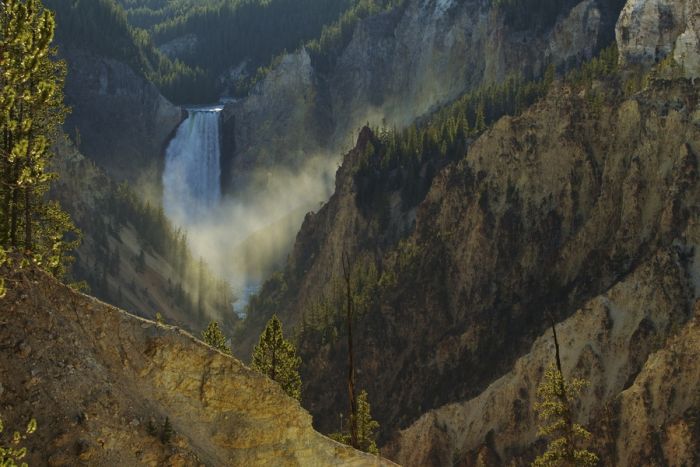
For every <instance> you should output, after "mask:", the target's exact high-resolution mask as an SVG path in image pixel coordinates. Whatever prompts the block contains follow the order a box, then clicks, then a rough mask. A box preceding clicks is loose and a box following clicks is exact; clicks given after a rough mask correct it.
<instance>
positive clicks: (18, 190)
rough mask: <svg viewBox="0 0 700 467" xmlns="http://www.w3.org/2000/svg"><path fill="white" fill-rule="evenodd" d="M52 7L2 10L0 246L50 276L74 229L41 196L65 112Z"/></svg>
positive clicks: (28, 1)
mask: <svg viewBox="0 0 700 467" xmlns="http://www.w3.org/2000/svg"><path fill="white" fill-rule="evenodd" d="M54 29H55V22H54V16H53V14H52V13H51V12H50V11H48V10H46V9H44V7H43V5H42V4H41V2H40V1H39V0H6V1H4V2H3V6H2V9H1V10H0V70H2V74H1V75H0V178H1V180H0V247H1V248H3V249H4V250H9V251H15V252H18V253H22V254H24V255H25V257H27V258H30V259H31V260H33V261H34V262H35V263H36V264H38V265H40V266H42V267H44V268H45V269H46V270H48V271H49V272H51V273H53V274H54V275H56V276H62V275H63V274H64V273H65V270H66V266H67V264H68V263H69V262H70V260H71V258H70V256H69V255H68V252H69V251H70V250H72V249H73V248H74V247H75V246H76V244H77V241H78V232H77V230H76V229H75V227H74V226H73V224H72V222H71V220H70V218H69V217H68V215H67V214H66V213H65V212H64V211H63V210H62V209H61V207H60V206H59V204H58V203H57V202H55V201H50V200H49V199H48V198H47V193H48V190H49V188H50V184H51V181H52V180H53V179H55V178H56V174H54V173H52V172H51V170H50V163H51V159H52V158H53V152H52V148H51V145H52V144H53V142H54V141H55V140H56V138H57V136H58V133H59V131H60V128H61V125H62V123H63V121H64V119H65V116H66V114H67V108H66V107H65V106H64V104H63V82H64V79H65V75H66V68H65V64H64V63H63V62H62V61H60V60H57V59H56V50H55V49H54V48H53V47H52V46H51V42H52V40H53V36H54Z"/></svg>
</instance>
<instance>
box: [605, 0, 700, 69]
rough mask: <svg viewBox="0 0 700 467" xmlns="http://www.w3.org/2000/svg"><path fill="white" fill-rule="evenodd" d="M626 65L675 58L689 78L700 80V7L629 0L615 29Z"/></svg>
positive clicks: (689, 1) (686, 1)
mask: <svg viewBox="0 0 700 467" xmlns="http://www.w3.org/2000/svg"><path fill="white" fill-rule="evenodd" d="M615 35H616V39H617V44H618V47H619V50H620V58H621V61H622V62H623V63H624V64H635V63H638V64H642V65H646V66H648V65H651V64H654V63H656V62H658V61H659V60H661V59H663V58H664V57H666V56H667V55H669V54H673V58H674V60H675V61H676V62H677V63H678V64H679V65H681V66H682V67H683V72H684V74H685V76H686V77H689V78H690V77H698V76H700V61H699V60H700V58H698V57H700V5H699V4H698V2H696V1H694V0H681V1H673V0H629V1H628V2H627V4H626V5H625V7H624V8H623V10H622V13H621V14H620V18H619V20H618V23H617V27H616V29H615Z"/></svg>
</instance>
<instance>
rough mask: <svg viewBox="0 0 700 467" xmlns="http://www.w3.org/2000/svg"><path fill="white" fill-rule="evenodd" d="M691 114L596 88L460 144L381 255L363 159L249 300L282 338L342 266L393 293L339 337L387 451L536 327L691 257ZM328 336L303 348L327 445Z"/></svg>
mask: <svg viewBox="0 0 700 467" xmlns="http://www.w3.org/2000/svg"><path fill="white" fill-rule="evenodd" d="M698 102H700V96H699V95H698V88H697V87H696V86H693V85H692V84H691V83H690V82H688V81H684V80H679V81H676V82H665V81H659V82H657V83H655V84H654V85H653V86H651V87H650V88H648V89H647V90H645V91H644V92H643V93H640V94H639V95H636V96H634V97H632V98H628V99H625V98H621V97H620V95H619V93H618V91H617V90H616V88H615V87H612V88H610V89H607V90H606V87H605V85H602V84H601V85H599V86H598V87H596V88H590V89H587V90H585V91H582V92H575V93H574V92H572V91H571V90H570V89H569V88H567V87H563V88H561V89H559V88H557V89H555V90H554V91H553V92H552V93H551V94H550V95H549V96H548V97H547V98H546V99H544V100H543V101H542V102H540V103H538V104H536V105H535V106H534V107H533V108H532V109H530V110H529V111H527V112H526V113H525V114H523V115H522V116H520V117H517V118H510V117H506V118H503V119H501V120H500V121H499V122H498V123H496V124H495V125H494V127H493V128H492V129H490V130H488V131H487V132H486V133H485V134H484V135H483V136H482V137H480V138H479V139H478V140H477V141H476V142H474V144H473V145H472V146H471V148H470V149H469V151H468V154H467V156H466V157H465V158H464V160H462V161H460V162H459V163H457V164H452V165H450V166H448V167H447V168H446V169H445V170H443V171H442V172H441V173H439V174H438V175H437V176H436V177H435V179H434V181H433V182H432V185H431V188H430V191H429V192H428V194H427V196H426V198H425V200H424V201H423V202H422V203H421V204H420V205H419V206H418V209H417V211H415V212H414V213H410V212H409V213H397V212H396V211H395V210H390V212H391V214H390V215H391V216H393V215H398V216H399V217H402V218H403V219H405V222H406V223H407V224H408V225H411V217H410V216H411V215H413V216H414V219H415V220H414V222H415V228H414V229H409V234H408V235H407V236H404V237H403V238H405V240H404V241H402V242H399V243H398V244H397V243H396V239H394V243H393V244H391V245H394V246H390V247H386V245H383V244H382V239H383V238H384V237H382V234H381V233H380V232H377V230H376V226H377V225H378V223H377V216H378V214H377V210H376V209H375V210H369V211H367V210H363V209H362V206H361V202H360V199H361V198H360V196H361V191H362V190H361V187H360V186H359V184H358V183H357V179H356V178H354V177H353V169H352V167H353V165H354V164H355V163H356V162H355V161H356V160H357V158H359V157H360V156H361V154H362V152H363V151H362V148H361V143H362V141H360V144H358V149H356V150H355V151H352V152H351V153H349V154H348V156H347V157H346V160H345V162H344V167H343V168H341V169H340V171H339V172H338V179H337V181H336V193H335V194H334V195H333V197H332V198H331V200H330V201H329V203H328V204H327V205H326V206H325V207H324V208H322V209H321V210H320V211H319V212H318V213H317V214H314V215H309V216H307V218H306V221H305V223H304V225H303V227H302V229H301V231H300V233H299V235H298V237H297V243H296V246H295V250H294V252H293V253H292V255H291V257H290V262H289V264H288V267H287V269H286V270H285V275H284V278H283V280H281V281H280V283H281V284H282V285H280V286H274V283H271V287H270V290H266V289H263V294H266V293H267V295H265V297H266V299H270V300H277V301H276V302H275V303H277V308H276V309H274V312H276V313H277V314H278V315H279V316H281V317H282V319H283V320H284V321H285V322H286V323H285V324H286V325H287V326H289V325H295V324H296V325H299V326H300V327H302V326H301V324H302V323H304V322H305V317H306V318H308V317H309V315H310V313H311V312H312V311H313V310H314V307H315V304H317V303H318V301H320V300H322V299H323V297H329V296H332V289H333V287H334V280H337V278H340V277H342V267H341V252H343V251H344V250H345V251H346V252H347V254H348V255H349V256H350V257H352V258H367V257H370V258H372V261H374V262H375V264H376V267H377V269H378V270H380V271H384V272H386V273H387V274H385V275H384V276H385V277H387V278H388V277H391V278H392V279H391V280H386V281H385V280H379V281H378V282H379V283H381V284H383V285H382V286H380V287H381V290H380V291H379V292H378V293H380V294H381V295H380V298H379V299H378V303H379V304H381V306H379V307H377V308H373V309H371V310H370V311H369V312H368V313H366V314H365V315H364V316H363V317H361V318H359V319H358V322H357V324H356V329H355V332H354V334H355V335H356V336H358V337H357V340H356V343H355V346H356V348H357V349H358V350H357V356H356V362H357V363H356V364H357V367H358V368H359V369H361V371H360V372H359V373H358V387H364V388H366V389H367V390H368V392H369V394H370V397H371V400H372V409H373V411H374V413H375V415H376V417H377V419H378V420H379V422H380V423H381V426H382V428H383V429H384V430H385V431H384V436H388V435H389V434H390V433H392V432H393V431H394V430H396V429H397V428H401V427H406V426H408V425H409V424H411V423H412V422H413V421H415V419H416V418H418V417H419V416H420V414H421V413H423V412H425V411H427V410H429V409H431V408H437V407H440V406H443V405H445V404H446V403H450V402H454V401H462V400H465V399H470V398H472V397H475V396H476V395H478V394H479V393H481V392H482V391H483V390H485V389H486V388H487V387H488V385H489V384H490V383H492V382H493V381H495V380H497V379H498V378H500V377H501V376H503V375H504V374H506V373H508V372H509V371H510V370H511V368H512V367H513V365H514V364H515V361H516V359H517V358H518V357H519V356H521V355H524V354H525V353H527V352H528V349H530V347H531V345H532V343H533V341H534V340H535V338H536V337H537V336H539V335H541V334H542V332H544V330H545V329H546V319H544V317H545V316H547V313H548V312H551V313H552V314H553V315H554V316H556V317H558V318H561V319H564V318H566V317H568V316H570V315H571V314H573V313H574V312H575V311H576V310H577V309H580V308H581V307H583V306H584V305H585V303H586V302H588V301H590V300H592V299H593V298H595V297H596V296H598V295H601V294H603V293H605V291H607V290H608V289H609V288H610V287H613V286H614V285H615V284H616V283H618V282H619V281H620V280H621V279H622V278H624V277H625V276H626V275H627V274H629V273H630V272H632V271H634V270H635V269H636V268H637V266H638V265H639V264H643V263H645V262H646V261H648V260H649V259H650V258H652V257H653V256H654V255H656V254H657V252H659V251H660V249H663V248H668V247H670V246H671V245H672V244H673V243H674V242H681V243H683V244H687V245H688V248H691V247H692V248H696V241H697V238H696V237H692V241H691V240H684V235H686V234H684V232H685V229H686V226H687V225H688V224H689V223H697V222H698V210H697V206H698V205H700V187H699V185H698V173H697V167H698V154H700V126H698V115H700V114H699V113H698V112H699V111H700V108H698ZM361 140H362V138H361ZM379 225H381V224H379ZM694 235H695V234H694ZM398 238H402V237H401V236H399V237H398ZM282 290H287V292H281V291H282ZM686 307H687V305H686ZM263 322H264V321H263ZM250 323H253V321H252V320H250ZM260 325H261V324H258V323H256V326H260ZM329 329H330V331H328V333H327V334H326V335H327V336H330V337H314V335H312V334H310V337H308V338H307V339H304V338H303V339H302V340H301V343H300V347H301V349H302V351H303V358H304V362H305V373H304V375H303V380H304V382H305V385H306V386H305V391H306V392H305V398H306V399H305V406H306V407H309V409H310V410H311V412H312V413H314V415H315V416H316V417H317V418H316V419H317V420H318V423H319V427H321V428H322V429H324V430H326V429H332V427H333V426H334V424H335V423H336V417H337V408H338V407H343V400H344V399H343V395H342V392H341V390H340V389H339V388H342V387H343V379H342V378H343V376H342V375H343V374H344V372H343V368H344V367H345V364H346V363H345V358H346V350H345V347H344V344H343V342H344V340H343V338H342V335H341V338H334V337H333V332H332V329H333V328H329ZM256 331H257V329H256ZM341 331H342V328H341ZM336 332H338V331H337V330H336ZM251 334H253V335H256V334H257V333H256V332H255V331H251ZM426 382H429V383H426ZM617 390H618V392H619V390H620V389H619V388H618V389H617ZM385 439H386V438H385Z"/></svg>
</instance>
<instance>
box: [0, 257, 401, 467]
mask: <svg viewBox="0 0 700 467" xmlns="http://www.w3.org/2000/svg"><path fill="white" fill-rule="evenodd" d="M9 279H10V280H9V284H10V287H9V290H8V293H7V296H6V297H5V298H3V299H0V319H1V320H2V322H3V325H2V326H0V345H2V348H3V349H5V350H4V351H3V352H2V354H1V355H0V374H1V375H2V381H3V385H2V417H3V422H5V426H6V427H20V426H24V424H25V423H26V422H27V420H28V419H29V418H31V417H34V418H36V419H37V422H38V429H37V432H36V434H35V435H33V436H31V437H30V438H28V440H27V441H26V446H27V447H28V448H29V455H28V458H27V460H28V462H29V463H30V464H31V465H47V464H48V465H55V466H58V465H66V466H68V465H71V466H73V465H153V466H155V465H183V466H184V465H357V466H359V465H391V463H390V462H388V461H384V460H382V459H381V458H378V457H375V456H370V455H366V454H363V453H360V452H357V451H354V450H353V449H351V448H348V447H347V446H344V445H341V444H338V443H336V442H334V441H332V440H330V439H328V438H325V437H323V436H322V435H320V434H318V433H316V432H315V431H313V429H312V428H311V417H310V416H309V414H308V413H307V412H306V411H304V410H303V409H301V408H300V407H299V404H298V402H296V401H295V400H293V399H291V398H289V397H287V396H286V394H284V392H283V391H282V390H281V388H280V387H279V386H278V385H277V384H276V383H274V382H272V381H270V380H268V379H267V378H265V377H263V376H261V375H259V374H257V373H255V372H253V371H251V370H249V369H248V368H247V367H245V366H244V365H243V364H241V363H240V362H239V361H238V360H236V359H234V358H232V357H229V356H226V355H223V354H221V353H219V352H217V351H215V350H213V349H211V348H209V347H208V346H206V345H204V344H202V343H201V342H199V341H197V340H196V339H194V338H193V337H192V336H190V335H188V334H186V333H184V332H182V331H181V330H179V329H177V328H173V327H171V326H163V325H157V324H156V323H154V322H151V321H146V320H143V319H140V318H136V317H134V316H132V315H129V314H127V313H125V312H123V311H121V310H118V309H116V308H113V307H110V306H108V305H105V304H103V303H101V302H99V301H97V300H95V299H93V298H90V297H87V296H84V295H80V294H77V293H75V292H73V291H72V290H70V289H68V288H67V287H65V286H63V285H61V284H59V283H57V282H56V281H55V280H53V279H52V278H50V277H48V276H47V275H45V274H44V273H41V272H38V271H35V270H26V269H25V270H23V271H20V272H12V273H11V274H10V277H9ZM166 417H167V418H168V420H169V421H170V422H171V423H172V427H173V429H174V435H173V436H172V439H171V440H170V441H169V442H167V443H163V442H161V441H160V440H159V437H160V436H161V431H162V425H163V421H164V419H165V418H166ZM150 420H153V422H152V423H149V421H150ZM149 425H150V426H149Z"/></svg>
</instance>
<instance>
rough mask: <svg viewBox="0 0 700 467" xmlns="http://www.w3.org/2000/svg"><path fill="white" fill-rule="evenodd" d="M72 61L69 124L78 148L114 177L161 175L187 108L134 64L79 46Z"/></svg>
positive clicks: (70, 53) (154, 177)
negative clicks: (166, 95)
mask: <svg viewBox="0 0 700 467" xmlns="http://www.w3.org/2000/svg"><path fill="white" fill-rule="evenodd" d="M62 55H63V56H64V57H65V59H66V61H67V62H68V77H67V79H66V87H65V95H66V103H67V104H68V105H70V106H71V107H72V113H71V115H70V116H69V118H68V120H67V122H66V124H65V126H64V128H65V130H66V133H67V134H68V135H70V136H71V138H72V139H73V141H74V142H75V143H77V145H78V149H79V150H80V151H81V152H82V153H83V154H85V155H86V156H87V157H89V158H90V159H92V160H94V161H95V162H97V163H98V164H99V165H100V166H102V167H103V168H104V169H105V170H106V171H107V173H109V175H110V177H112V178H113V179H115V180H118V181H122V180H128V181H130V182H132V183H134V184H138V182H140V181H141V180H160V177H159V173H160V166H161V164H162V160H163V154H164V151H165V146H166V145H167V143H168V141H169V139H170V136H171V135H172V133H173V132H174V131H175V129H176V128H177V126H178V125H179V123H180V121H181V120H182V117H183V116H182V111H181V109H180V108H179V107H176V106H174V105H172V104H171V103H170V102H168V101H167V100H166V99H165V98H164V97H163V96H161V95H160V93H159V92H158V89H156V87H155V86H154V85H153V84H152V83H150V82H148V81H147V80H146V79H145V78H143V77H141V76H139V75H137V74H136V73H135V72H134V71H133V70H132V69H131V68H130V67H129V66H127V65H125V64H123V63H121V62H118V61H116V60H112V59H106V58H102V57H98V56H96V55H94V54H92V53H89V52H83V51H80V50H75V49H66V50H62Z"/></svg>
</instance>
